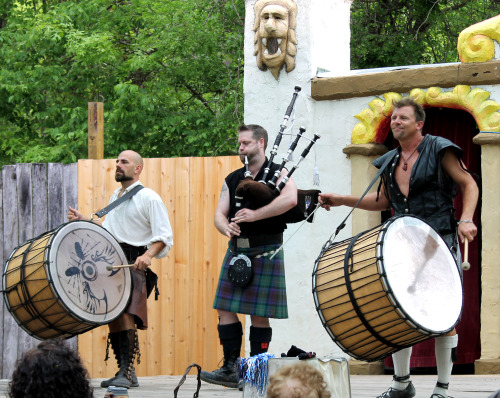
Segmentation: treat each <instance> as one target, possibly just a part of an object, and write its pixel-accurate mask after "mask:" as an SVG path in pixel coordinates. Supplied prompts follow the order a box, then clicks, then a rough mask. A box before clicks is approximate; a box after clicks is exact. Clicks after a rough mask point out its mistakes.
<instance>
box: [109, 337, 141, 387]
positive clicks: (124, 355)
mask: <svg viewBox="0 0 500 398" xmlns="http://www.w3.org/2000/svg"><path fill="white" fill-rule="evenodd" d="M136 335H137V331H136V330H133V329H130V330H122V331H120V332H119V337H120V342H119V350H120V365H119V366H120V369H119V370H118V373H117V375H116V376H115V378H114V380H113V381H112V384H111V385H113V386H115V387H125V388H130V387H132V367H133V364H134V360H135V357H136V354H137V352H138V347H137V344H136Z"/></svg>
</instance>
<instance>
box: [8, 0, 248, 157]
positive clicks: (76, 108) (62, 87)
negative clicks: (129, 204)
mask: <svg viewBox="0 0 500 398" xmlns="http://www.w3.org/2000/svg"><path fill="white" fill-rule="evenodd" d="M239 3H241V4H239ZM243 13H244V4H243V3H242V2H236V1H230V0H227V1H217V2H207V1H205V0H190V1H186V0H168V1H166V0H135V1H133V2H128V1H116V2H111V1H103V0H88V1H85V2H80V1H66V2H60V1H55V0H54V1H50V0H44V1H41V2H40V1H36V0H35V1H24V0H21V1H18V2H10V1H3V2H2V3H1V4H0V27H1V28H0V60H1V61H0V145H1V147H0V151H1V153H2V154H3V156H2V159H1V160H0V161H1V163H2V164H9V163H15V162H59V161H61V162H74V161H76V160H77V159H79V158H86V157H87V102H91V101H102V102H104V109H105V156H106V157H113V156H116V154H117V153H118V152H119V151H120V150H122V149H125V148H130V149H134V150H136V151H138V152H140V153H141V154H143V156H146V157H174V156H200V155H215V154H228V153H232V152H234V149H235V148H236V136H235V133H234V131H235V125H237V124H238V123H240V122H241V120H242V107H243V100H242V91H243V89H242V81H243V34H242V32H243V25H244V21H243Z"/></svg>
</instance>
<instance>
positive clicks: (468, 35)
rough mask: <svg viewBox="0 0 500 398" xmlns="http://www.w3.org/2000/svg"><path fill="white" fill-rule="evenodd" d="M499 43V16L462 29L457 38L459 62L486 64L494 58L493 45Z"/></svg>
mask: <svg viewBox="0 0 500 398" xmlns="http://www.w3.org/2000/svg"><path fill="white" fill-rule="evenodd" d="M493 40H496V41H498V42H500V15H497V16H496V17H493V18H490V19H487V20H485V21H482V22H479V23H477V24H474V25H472V26H469V27H468V28H466V29H464V30H463V31H462V32H461V33H460V35H459V36H458V43H457V50H458V55H459V57H460V61H462V62H464V63H469V62H486V61H491V60H492V59H493V58H494V57H495V43H494V42H493Z"/></svg>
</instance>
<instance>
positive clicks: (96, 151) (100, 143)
mask: <svg viewBox="0 0 500 398" xmlns="http://www.w3.org/2000/svg"><path fill="white" fill-rule="evenodd" d="M88 125H89V156H88V157H89V159H103V158H104V104H103V103H102V102H89V117H88Z"/></svg>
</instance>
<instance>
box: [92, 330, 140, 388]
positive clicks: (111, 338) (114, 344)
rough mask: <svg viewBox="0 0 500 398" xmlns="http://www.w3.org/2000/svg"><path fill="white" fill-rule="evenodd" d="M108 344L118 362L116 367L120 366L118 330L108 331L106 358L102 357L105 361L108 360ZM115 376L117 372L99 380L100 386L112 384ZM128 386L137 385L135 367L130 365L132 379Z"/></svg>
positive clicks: (105, 386) (104, 386)
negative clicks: (108, 377) (106, 378)
mask: <svg viewBox="0 0 500 398" xmlns="http://www.w3.org/2000/svg"><path fill="white" fill-rule="evenodd" d="M109 346H111V349H112V350H113V353H114V354H115V358H116V362H117V363H118V367H120V348H119V346H120V332H112V333H108V345H107V347H106V358H105V359H104V360H105V361H107V360H108V350H109ZM116 376H118V372H116V373H115V375H114V376H113V377H112V378H110V379H108V380H103V381H102V382H101V387H103V388H107V387H109V386H112V385H114V384H113V381H114V380H115V379H116ZM130 387H139V380H138V379H137V375H136V374H135V368H134V367H133V366H132V381H131V384H130Z"/></svg>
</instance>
